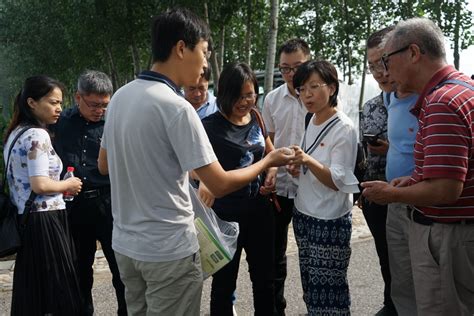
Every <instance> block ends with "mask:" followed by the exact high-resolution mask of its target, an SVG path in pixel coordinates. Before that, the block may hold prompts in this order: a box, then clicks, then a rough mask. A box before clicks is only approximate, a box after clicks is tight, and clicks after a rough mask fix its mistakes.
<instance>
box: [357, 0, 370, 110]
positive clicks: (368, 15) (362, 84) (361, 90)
mask: <svg viewBox="0 0 474 316" xmlns="http://www.w3.org/2000/svg"><path fill="white" fill-rule="evenodd" d="M371 24H372V18H371V10H370V7H369V10H368V12H367V31H366V34H367V35H366V36H367V38H368V37H369V36H370V34H371V33H372V31H371V29H370V28H371V27H372V25H371ZM366 65H367V48H366V49H365V52H364V63H363V64H362V81H361V84H360V95H359V112H361V111H362V105H363V103H364V90H365V77H366V71H365V70H366V67H367V66H366Z"/></svg>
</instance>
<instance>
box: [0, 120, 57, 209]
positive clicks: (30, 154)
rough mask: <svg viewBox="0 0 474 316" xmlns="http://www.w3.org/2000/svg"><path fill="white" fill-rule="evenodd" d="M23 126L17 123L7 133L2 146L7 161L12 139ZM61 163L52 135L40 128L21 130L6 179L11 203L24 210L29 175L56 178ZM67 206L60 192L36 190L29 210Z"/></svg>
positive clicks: (29, 185)
mask: <svg viewBox="0 0 474 316" xmlns="http://www.w3.org/2000/svg"><path fill="white" fill-rule="evenodd" d="M22 128H23V126H19V127H17V128H16V129H15V130H13V131H12V133H11V134H10V135H9V137H8V141H7V142H6V144H5V147H4V149H3V155H4V156H3V157H4V159H5V163H7V157H8V150H9V149H10V145H11V142H12V141H13V139H14V138H15V136H16V135H18V132H20V130H21V129H22ZM62 169H63V164H62V162H61V159H60V158H59V156H58V155H57V154H56V152H55V150H54V148H53V146H52V144H51V138H50V137H49V134H48V132H47V131H46V130H44V129H42V128H30V129H29V130H27V131H26V132H24V133H23V134H22V135H21V136H20V137H19V138H18V140H17V141H16V143H15V144H14V145H13V149H12V153H11V155H10V162H9V165H8V168H7V180H8V186H9V188H10V195H11V198H12V201H13V203H14V204H15V205H16V206H17V208H18V214H23V212H24V210H25V202H26V201H27V200H28V198H29V197H30V194H31V184H30V177H34V176H42V177H48V178H50V179H52V180H55V181H59V180H60V175H61V171H62ZM65 208H66V204H65V203H64V201H63V195H62V193H54V194H44V195H42V194H39V195H37V196H36V198H35V200H34V203H33V207H32V211H34V212H41V211H53V210H62V209H65Z"/></svg>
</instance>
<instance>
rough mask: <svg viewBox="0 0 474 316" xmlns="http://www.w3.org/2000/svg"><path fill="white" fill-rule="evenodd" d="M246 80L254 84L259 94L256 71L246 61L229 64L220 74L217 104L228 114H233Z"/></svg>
mask: <svg viewBox="0 0 474 316" xmlns="http://www.w3.org/2000/svg"><path fill="white" fill-rule="evenodd" d="M246 81H250V82H251V83H252V84H253V87H254V90H255V93H256V94H258V82H257V77H256V76H255V74H254V72H253V71H252V69H251V68H250V66H249V65H247V64H246V63H238V64H236V63H233V64H229V65H227V66H226V67H225V68H224V70H222V73H221V75H220V76H219V85H218V89H217V100H216V102H217V106H218V107H219V109H220V110H221V111H222V112H223V113H224V114H225V115H227V116H229V115H231V114H232V108H233V107H234V104H235V103H236V102H238V101H239V99H240V93H241V91H242V86H243V85H244V83H245V82H246Z"/></svg>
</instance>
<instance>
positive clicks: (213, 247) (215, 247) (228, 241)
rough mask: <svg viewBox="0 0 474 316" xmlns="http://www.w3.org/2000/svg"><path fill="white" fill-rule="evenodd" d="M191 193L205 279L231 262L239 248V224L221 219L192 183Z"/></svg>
mask: <svg viewBox="0 0 474 316" xmlns="http://www.w3.org/2000/svg"><path fill="white" fill-rule="evenodd" d="M189 191H190V192H189V193H190V195H191V201H192V203H193V210H194V225H195V226H196V232H197V237H198V240H199V248H200V249H199V253H200V256H201V266H202V272H203V276H204V279H206V278H208V277H210V276H211V275H213V274H214V273H216V272H217V271H218V270H219V269H221V268H222V267H223V266H225V265H226V264H227V263H229V262H230V261H231V260H232V258H233V257H234V254H235V251H236V250H237V238H238V237H239V224H238V223H235V222H227V221H224V220H222V219H220V218H219V217H218V216H217V215H216V213H214V211H213V210H212V209H211V208H209V207H207V206H206V205H204V204H203V203H202V201H201V199H200V198H199V196H198V193H197V190H196V189H195V188H193V187H192V186H191V185H190V186H189Z"/></svg>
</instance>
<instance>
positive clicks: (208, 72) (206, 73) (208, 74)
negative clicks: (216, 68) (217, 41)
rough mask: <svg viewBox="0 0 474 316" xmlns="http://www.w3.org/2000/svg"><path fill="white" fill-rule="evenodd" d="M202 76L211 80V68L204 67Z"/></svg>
mask: <svg viewBox="0 0 474 316" xmlns="http://www.w3.org/2000/svg"><path fill="white" fill-rule="evenodd" d="M202 77H203V78H204V80H206V81H208V82H209V80H211V68H209V67H207V68H204V73H203V74H202Z"/></svg>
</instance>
